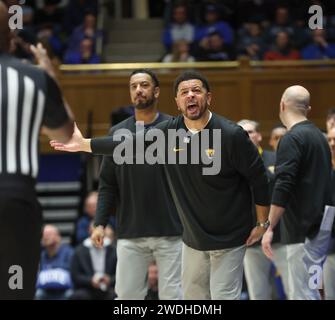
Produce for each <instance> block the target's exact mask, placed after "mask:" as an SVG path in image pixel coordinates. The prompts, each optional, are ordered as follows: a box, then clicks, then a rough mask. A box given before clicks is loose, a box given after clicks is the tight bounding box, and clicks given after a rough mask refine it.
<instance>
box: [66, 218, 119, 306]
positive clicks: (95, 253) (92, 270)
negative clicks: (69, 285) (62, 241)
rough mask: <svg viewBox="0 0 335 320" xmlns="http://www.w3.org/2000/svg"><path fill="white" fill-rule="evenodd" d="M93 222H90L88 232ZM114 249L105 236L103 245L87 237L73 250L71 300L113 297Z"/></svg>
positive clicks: (108, 298)
mask: <svg viewBox="0 0 335 320" xmlns="http://www.w3.org/2000/svg"><path fill="white" fill-rule="evenodd" d="M92 230H93V222H92V223H91V224H90V234H91V233H92ZM115 271H116V249H115V245H114V244H113V243H112V242H111V240H110V239H108V238H107V237H106V238H105V239H104V242H103V247H102V248H97V247H95V246H94V245H93V243H92V240H91V238H87V239H86V240H85V241H84V242H83V243H82V244H80V245H79V246H78V247H77V248H76V249H75V252H74V255H73V258H72V262H71V276H72V280H73V284H74V293H73V295H72V296H71V299H72V300H111V299H114V298H115V293H114V285H115Z"/></svg>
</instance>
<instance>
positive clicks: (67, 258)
mask: <svg viewBox="0 0 335 320" xmlns="http://www.w3.org/2000/svg"><path fill="white" fill-rule="evenodd" d="M61 242H62V238H61V236H60V234H59V231H58V229H57V228H56V227H55V226H53V225H46V226H45V227H44V229H43V238H42V246H43V251H42V253H41V261H40V271H39V274H38V278H37V290H36V295H35V298H36V299H37V300H62V299H68V298H69V297H70V296H71V294H72V281H71V277H70V262H71V258H72V254H73V250H72V248H71V247H70V246H69V245H67V244H62V243H61Z"/></svg>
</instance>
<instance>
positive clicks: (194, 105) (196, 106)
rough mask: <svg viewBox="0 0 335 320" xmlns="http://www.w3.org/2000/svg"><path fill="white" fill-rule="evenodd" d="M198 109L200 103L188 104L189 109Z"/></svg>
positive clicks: (190, 110) (192, 110) (193, 110)
mask: <svg viewBox="0 0 335 320" xmlns="http://www.w3.org/2000/svg"><path fill="white" fill-rule="evenodd" d="M197 110H198V105H197V104H196V103H191V104H189V105H188V106H187V111H189V112H195V111H197Z"/></svg>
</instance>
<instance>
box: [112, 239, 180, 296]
mask: <svg viewBox="0 0 335 320" xmlns="http://www.w3.org/2000/svg"><path fill="white" fill-rule="evenodd" d="M181 250H182V241H181V238H180V237H145V238H135V239H119V240H118V242H117V265H116V279H115V282H116V284H115V292H116V294H117V296H118V297H117V299H118V300H143V299H144V298H145V296H146V294H147V291H148V285H147V272H148V266H149V264H150V263H151V262H152V261H153V260H155V261H156V263H157V268H158V295H159V299H160V300H178V299H181V297H182V293H181V280H180V278H181Z"/></svg>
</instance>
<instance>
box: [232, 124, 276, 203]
mask: <svg viewBox="0 0 335 320" xmlns="http://www.w3.org/2000/svg"><path fill="white" fill-rule="evenodd" d="M232 142H233V143H232V146H231V148H232V160H233V163H234V166H235V168H236V170H237V171H238V172H239V173H240V174H241V175H242V176H244V177H245V179H247V181H248V183H249V185H250V187H251V188H252V190H253V194H254V201H255V204H257V205H261V206H268V205H269V204H270V199H269V185H268V178H267V175H266V170H265V167H264V163H263V160H262V158H261V157H260V155H259V152H258V150H257V148H256V147H255V146H254V144H253V143H252V142H251V141H250V139H249V137H248V134H247V133H246V132H245V131H244V130H243V129H242V128H238V129H236V131H235V132H234V133H233V141H232Z"/></svg>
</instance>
